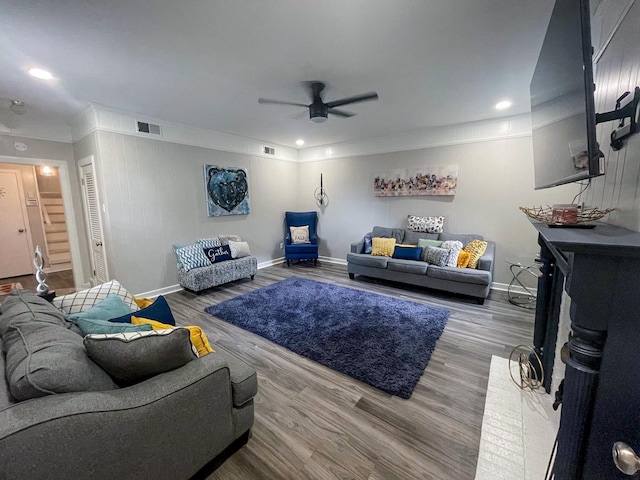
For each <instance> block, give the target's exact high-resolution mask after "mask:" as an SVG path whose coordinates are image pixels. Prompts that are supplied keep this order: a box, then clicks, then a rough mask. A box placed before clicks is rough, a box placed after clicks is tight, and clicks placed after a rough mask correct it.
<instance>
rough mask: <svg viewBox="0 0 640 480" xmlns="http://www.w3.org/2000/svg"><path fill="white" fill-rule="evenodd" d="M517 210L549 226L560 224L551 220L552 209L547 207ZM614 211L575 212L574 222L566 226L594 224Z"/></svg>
mask: <svg viewBox="0 0 640 480" xmlns="http://www.w3.org/2000/svg"><path fill="white" fill-rule="evenodd" d="M519 208H520V210H522V212H523V213H524V214H525V215H526V216H527V217H529V218H532V219H534V220H538V221H539V222H542V223H547V224H550V225H558V224H561V223H560V222H557V221H554V220H553V219H554V214H553V211H554V209H553V208H552V207H550V206H549V205H547V206H546V207H542V206H540V207H535V206H534V207H519ZM614 210H615V208H605V209H604V210H601V209H599V208H585V209H582V210H579V211H578V212H577V215H576V219H575V222H570V223H569V222H567V225H570V224H571V223H574V224H576V223H577V224H580V223H587V222H595V221H596V220H600V219H601V218H602V217H604V216H605V215H607V214H608V213H610V212H613V211H614Z"/></svg>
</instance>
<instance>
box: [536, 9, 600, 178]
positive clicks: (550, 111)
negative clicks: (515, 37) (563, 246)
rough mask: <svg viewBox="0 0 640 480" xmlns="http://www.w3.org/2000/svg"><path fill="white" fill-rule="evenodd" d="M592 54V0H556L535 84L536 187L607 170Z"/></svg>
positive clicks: (537, 66) (586, 176) (595, 174)
mask: <svg viewBox="0 0 640 480" xmlns="http://www.w3.org/2000/svg"><path fill="white" fill-rule="evenodd" d="M591 59H592V48H591V28H590V17H589V0H557V1H556V3H555V6H554V9H553V13H552V14H551V19H550V20H549V26H548V27H547V33H546V36H545V38H544V42H543V44H542V50H541V51H540V56H539V57H538V63H537V64H536V68H535V71H534V74H533V78H532V80H531V88H530V92H531V122H532V136H533V162H534V171H535V188H536V190H537V189H541V188H548V187H554V186H556V185H562V184H565V183H569V182H576V181H579V180H584V179H587V178H591V177H594V176H597V175H602V174H603V173H604V169H603V165H604V162H603V161H601V156H602V154H601V153H600V150H599V148H598V144H597V142H596V131H595V108H594V98H593V92H594V86H593V67H592V60H591Z"/></svg>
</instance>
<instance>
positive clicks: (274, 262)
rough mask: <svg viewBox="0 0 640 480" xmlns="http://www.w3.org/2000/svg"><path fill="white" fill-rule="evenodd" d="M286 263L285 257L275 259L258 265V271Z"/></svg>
mask: <svg viewBox="0 0 640 480" xmlns="http://www.w3.org/2000/svg"><path fill="white" fill-rule="evenodd" d="M281 263H284V257H279V258H274V259H272V260H267V261H266V262H260V263H258V270H262V269H263V268H267V267H273V266H274V265H279V264H281Z"/></svg>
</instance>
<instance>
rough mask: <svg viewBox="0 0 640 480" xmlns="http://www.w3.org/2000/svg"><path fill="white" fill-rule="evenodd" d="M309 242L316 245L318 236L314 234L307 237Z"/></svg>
mask: <svg viewBox="0 0 640 480" xmlns="http://www.w3.org/2000/svg"><path fill="white" fill-rule="evenodd" d="M309 242H311V243H312V244H314V245H317V244H318V236H317V235H316V234H315V233H314V234H311V235H309Z"/></svg>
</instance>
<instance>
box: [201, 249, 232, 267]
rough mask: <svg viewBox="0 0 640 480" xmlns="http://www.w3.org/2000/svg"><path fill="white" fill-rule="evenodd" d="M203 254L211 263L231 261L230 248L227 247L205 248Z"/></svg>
mask: <svg viewBox="0 0 640 480" xmlns="http://www.w3.org/2000/svg"><path fill="white" fill-rule="evenodd" d="M204 254H205V255H206V256H207V257H208V258H209V260H210V261H211V263H218V262H224V261H225V260H231V247H229V245H220V246H219V247H213V248H205V249H204Z"/></svg>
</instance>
